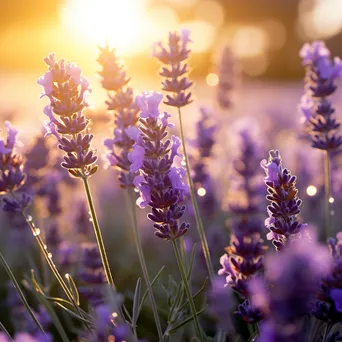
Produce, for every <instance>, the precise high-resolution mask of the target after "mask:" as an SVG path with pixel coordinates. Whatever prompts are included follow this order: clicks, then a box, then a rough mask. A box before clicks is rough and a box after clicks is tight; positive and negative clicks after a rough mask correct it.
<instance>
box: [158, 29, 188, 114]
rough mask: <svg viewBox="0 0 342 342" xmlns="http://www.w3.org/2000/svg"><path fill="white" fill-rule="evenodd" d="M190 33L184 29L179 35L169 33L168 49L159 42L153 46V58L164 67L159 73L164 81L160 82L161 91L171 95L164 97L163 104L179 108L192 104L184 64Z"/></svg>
mask: <svg viewBox="0 0 342 342" xmlns="http://www.w3.org/2000/svg"><path fill="white" fill-rule="evenodd" d="M189 34H190V32H189V31H188V30H186V29H184V30H182V31H181V33H180V34H178V33H177V32H170V34H169V41H168V49H167V48H165V47H164V46H163V44H162V43H161V42H158V43H156V44H155V45H154V46H153V56H154V57H156V58H157V59H158V60H159V61H160V62H161V63H162V64H163V65H164V66H163V67H162V70H161V71H160V73H159V74H160V76H162V77H164V78H165V80H164V81H163V82H162V89H163V90H164V91H166V92H169V93H171V95H166V99H167V100H166V101H164V103H165V104H167V105H169V106H172V107H177V108H181V107H184V106H186V105H187V104H189V103H191V102H192V99H191V92H189V91H188V89H189V88H190V87H191V85H192V82H191V81H190V80H189V79H188V76H187V74H188V73H189V68H188V65H187V63H186V62H185V61H186V60H187V59H188V58H189V53H190V50H189V49H188V46H187V45H188V43H189V42H190V41H191V40H190V38H189Z"/></svg>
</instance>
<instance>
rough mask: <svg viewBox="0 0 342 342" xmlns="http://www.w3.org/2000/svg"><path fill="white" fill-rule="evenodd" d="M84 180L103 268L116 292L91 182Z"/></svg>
mask: <svg viewBox="0 0 342 342" xmlns="http://www.w3.org/2000/svg"><path fill="white" fill-rule="evenodd" d="M82 179H83V185H84V188H85V191H86V194H87V200H88V205H89V209H90V214H91V218H92V222H93V227H94V232H95V236H96V241H97V245H98V248H99V251H100V255H101V260H102V264H103V268H104V271H105V274H106V279H107V282H108V284H109V285H111V286H112V287H113V289H114V290H116V287H115V284H114V280H113V277H112V272H111V271H110V267H109V262H108V258H107V254H106V249H105V246H104V243H103V239H102V234H101V230H100V226H99V223H98V220H97V216H96V211H95V207H94V202H93V199H92V196H91V192H90V187H89V182H88V179H87V177H84V178H82Z"/></svg>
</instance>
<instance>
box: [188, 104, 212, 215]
mask: <svg viewBox="0 0 342 342" xmlns="http://www.w3.org/2000/svg"><path fill="white" fill-rule="evenodd" d="M200 111H201V115H200V119H199V120H198V121H197V124H196V138H195V140H194V141H193V146H194V152H193V153H192V154H191V156H190V161H191V165H192V170H193V173H192V181H193V185H194V187H195V189H196V190H197V195H198V197H197V200H198V202H199V205H200V207H201V213H203V215H205V216H212V215H214V214H215V209H216V204H217V203H216V201H217V200H216V197H215V190H214V184H213V179H212V177H211V175H210V173H209V170H208V168H209V163H210V159H211V158H212V156H213V147H214V145H215V133H216V131H217V126H216V124H215V123H213V122H212V115H211V113H210V112H209V111H208V110H207V109H206V108H204V107H201V108H200Z"/></svg>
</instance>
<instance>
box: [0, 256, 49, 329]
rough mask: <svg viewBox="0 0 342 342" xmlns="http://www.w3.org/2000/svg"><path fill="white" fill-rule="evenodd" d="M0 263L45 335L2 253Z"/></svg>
mask: <svg viewBox="0 0 342 342" xmlns="http://www.w3.org/2000/svg"><path fill="white" fill-rule="evenodd" d="M0 262H1V264H2V266H3V267H4V269H5V270H6V272H7V274H8V276H9V277H10V279H11V280H12V282H13V285H14V287H15V289H16V290H17V292H18V294H19V296H20V299H21V301H22V302H23V304H24V306H25V308H26V310H27V311H28V313H29V314H30V316H31V317H32V319H33V321H34V322H35V323H36V325H37V327H38V329H39V330H40V331H41V332H42V333H43V334H44V335H45V331H44V329H43V327H42V326H41V325H40V323H39V322H38V319H37V318H36V316H35V314H34V313H33V311H32V309H31V308H30V306H29V304H28V303H27V300H26V298H25V295H24V293H23V291H22V290H21V288H20V286H19V284H18V282H17V280H16V279H15V276H14V274H13V273H12V271H11V268H10V267H9V265H8V264H7V262H6V260H5V258H4V257H3V255H2V254H1V253H0Z"/></svg>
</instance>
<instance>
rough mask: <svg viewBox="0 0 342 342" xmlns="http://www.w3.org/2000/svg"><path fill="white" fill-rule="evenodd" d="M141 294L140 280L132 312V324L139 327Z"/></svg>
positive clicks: (136, 288) (136, 287)
mask: <svg viewBox="0 0 342 342" xmlns="http://www.w3.org/2000/svg"><path fill="white" fill-rule="evenodd" d="M140 294H141V279H140V278H138V280H137V285H136V286H135V292H134V299H133V310H132V324H133V326H136V325H137V321H138V317H139V302H140Z"/></svg>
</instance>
